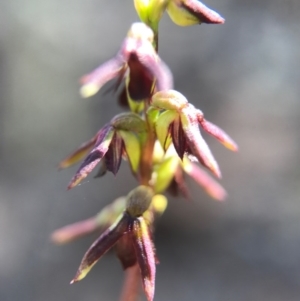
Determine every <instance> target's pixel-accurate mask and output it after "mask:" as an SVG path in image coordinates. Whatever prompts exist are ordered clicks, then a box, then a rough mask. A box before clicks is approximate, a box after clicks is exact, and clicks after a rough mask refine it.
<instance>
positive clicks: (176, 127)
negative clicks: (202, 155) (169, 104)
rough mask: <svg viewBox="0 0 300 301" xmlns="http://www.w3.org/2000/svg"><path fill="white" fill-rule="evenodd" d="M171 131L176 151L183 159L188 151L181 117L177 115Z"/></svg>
mask: <svg viewBox="0 0 300 301" xmlns="http://www.w3.org/2000/svg"><path fill="white" fill-rule="evenodd" d="M170 132H171V137H172V142H173V144H174V147H175V149H176V152H177V154H178V156H179V157H180V159H181V160H182V159H183V155H184V153H185V151H186V138H185V135H184V131H183V129H182V125H181V121H180V118H179V117H177V118H176V120H175V121H174V122H173V123H172V124H171V126H170Z"/></svg>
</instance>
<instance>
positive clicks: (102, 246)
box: [71, 213, 131, 284]
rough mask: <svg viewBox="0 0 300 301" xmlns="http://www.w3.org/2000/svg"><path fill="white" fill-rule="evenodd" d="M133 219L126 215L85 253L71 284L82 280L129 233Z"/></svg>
mask: <svg viewBox="0 0 300 301" xmlns="http://www.w3.org/2000/svg"><path fill="white" fill-rule="evenodd" d="M130 222H131V218H130V217H129V215H128V214H127V213H124V214H123V215H121V216H120V218H119V219H118V220H117V221H116V222H115V223H114V224H113V225H112V226H111V227H109V228H108V229H107V230H106V231H105V232H104V233H103V234H102V235H101V236H100V237H99V238H98V239H97V240H96V241H95V242H94V243H93V244H92V246H91V247H90V248H89V249H88V251H87V252H86V253H85V255H84V257H83V259H82V261H81V263H80V266H79V268H78V271H77V273H76V275H75V277H74V279H73V280H72V281H71V284H72V283H74V282H77V281H80V280H82V279H83V278H84V277H85V276H86V275H87V274H88V273H89V271H90V270H91V269H92V267H93V266H94V265H95V264H96V262H97V261H98V260H99V259H100V258H101V257H102V256H103V255H104V254H105V253H106V252H107V251H108V250H109V249H110V248H111V247H112V246H113V245H114V244H115V243H116V242H117V241H118V240H119V239H120V238H121V237H122V236H123V235H124V233H126V232H127V231H128V228H129V224H130Z"/></svg>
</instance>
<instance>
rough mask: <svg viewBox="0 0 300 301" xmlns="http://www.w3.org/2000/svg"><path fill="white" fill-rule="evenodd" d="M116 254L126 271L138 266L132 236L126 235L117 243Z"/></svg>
mask: <svg viewBox="0 0 300 301" xmlns="http://www.w3.org/2000/svg"><path fill="white" fill-rule="evenodd" d="M115 247H116V253H117V256H118V258H119V259H120V261H121V264H122V267H123V269H124V270H126V269H127V268H129V267H131V266H133V265H135V264H136V255H135V250H134V247H133V244H132V234H131V233H126V234H124V235H123V236H122V237H121V238H120V239H119V240H118V242H117V243H116V246H115Z"/></svg>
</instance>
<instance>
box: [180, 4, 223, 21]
mask: <svg viewBox="0 0 300 301" xmlns="http://www.w3.org/2000/svg"><path fill="white" fill-rule="evenodd" d="M180 2H181V6H182V7H183V8H184V9H186V10H187V11H188V12H189V13H190V14H192V15H193V16H195V17H196V18H197V19H198V20H199V21H200V22H201V23H207V24H223V23H224V22H225V20H224V18H222V17H221V16H220V15H219V14H218V13H217V12H215V11H213V10H211V9H210V8H208V7H207V6H206V5H204V4H203V3H201V2H200V1H198V0H182V1H180Z"/></svg>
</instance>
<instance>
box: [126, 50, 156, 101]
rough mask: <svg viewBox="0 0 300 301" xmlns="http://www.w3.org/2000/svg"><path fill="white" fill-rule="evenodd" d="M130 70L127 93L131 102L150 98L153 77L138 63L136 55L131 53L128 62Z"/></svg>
mask: <svg viewBox="0 0 300 301" xmlns="http://www.w3.org/2000/svg"><path fill="white" fill-rule="evenodd" d="M128 66H129V69H130V73H129V83H128V92H129V96H130V98H131V99H132V100H135V101H143V100H145V99H147V98H149V97H150V95H151V92H152V86H153V75H152V74H151V73H150V72H149V71H148V70H147V69H145V67H144V66H143V65H142V64H141V63H140V61H139V59H138V57H137V55H136V54H135V53H132V54H131V55H130V57H129V60H128Z"/></svg>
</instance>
